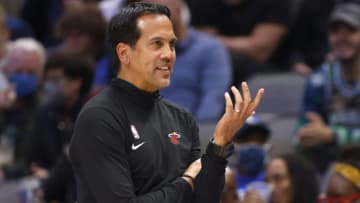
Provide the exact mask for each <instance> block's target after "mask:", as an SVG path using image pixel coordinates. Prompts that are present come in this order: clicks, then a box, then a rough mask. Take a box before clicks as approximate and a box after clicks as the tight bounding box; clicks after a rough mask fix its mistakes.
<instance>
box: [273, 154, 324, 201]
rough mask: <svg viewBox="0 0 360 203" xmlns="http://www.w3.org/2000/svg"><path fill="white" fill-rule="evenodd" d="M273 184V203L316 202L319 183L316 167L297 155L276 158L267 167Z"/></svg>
mask: <svg viewBox="0 0 360 203" xmlns="http://www.w3.org/2000/svg"><path fill="white" fill-rule="evenodd" d="M266 179H267V181H268V183H269V184H270V185H272V188H273V192H272V195H271V202H272V203H305V202H306V203H316V202H317V197H318V184H317V179H316V172H315V169H313V167H312V166H311V165H310V164H309V163H308V162H307V161H306V160H304V159H303V158H301V157H298V156H296V155H282V156H279V157H276V158H274V159H273V160H272V161H271V162H270V163H269V165H268V166H267V169H266Z"/></svg>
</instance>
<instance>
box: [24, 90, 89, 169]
mask: <svg viewBox="0 0 360 203" xmlns="http://www.w3.org/2000/svg"><path fill="white" fill-rule="evenodd" d="M64 102H65V100H64V99H63V98H62V97H56V98H55V99H53V100H51V101H50V102H49V103H47V104H45V105H43V106H41V107H40V108H39V110H38V111H37V114H36V116H35V121H34V127H33V131H32V134H31V139H30V140H29V141H30V145H29V162H30V163H36V164H37V165H39V166H41V167H44V168H46V169H51V168H52V167H54V165H55V163H56V162H57V160H58V159H59V157H60V155H61V153H62V151H63V149H64V146H65V144H68V143H69V142H70V139H71V135H72V133H73V128H74V123H75V120H76V117H77V115H78V113H79V112H80V109H81V107H82V105H83V104H84V103H85V99H79V100H78V102H77V103H76V104H75V105H74V106H73V107H72V108H70V109H65V104H64Z"/></svg>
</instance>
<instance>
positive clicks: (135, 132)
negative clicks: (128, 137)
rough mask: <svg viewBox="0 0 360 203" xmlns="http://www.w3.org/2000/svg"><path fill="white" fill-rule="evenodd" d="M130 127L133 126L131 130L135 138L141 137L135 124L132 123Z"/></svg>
mask: <svg viewBox="0 0 360 203" xmlns="http://www.w3.org/2000/svg"><path fill="white" fill-rule="evenodd" d="M130 128H131V132H132V134H133V136H134V138H135V140H138V139H140V136H139V133H138V131H137V130H136V128H135V126H134V125H130Z"/></svg>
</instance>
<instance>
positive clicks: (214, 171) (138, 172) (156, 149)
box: [70, 79, 227, 203]
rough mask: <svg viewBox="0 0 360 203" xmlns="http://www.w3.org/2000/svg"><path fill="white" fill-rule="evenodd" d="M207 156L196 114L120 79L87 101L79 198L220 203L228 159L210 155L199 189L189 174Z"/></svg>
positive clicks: (76, 141)
mask: <svg viewBox="0 0 360 203" xmlns="http://www.w3.org/2000/svg"><path fill="white" fill-rule="evenodd" d="M199 157H200V143H199V137H198V127H197V125H196V123H195V122H194V120H193V118H192V117H191V116H190V114H189V113H187V112H186V111H184V110H183V109H182V108H179V107H177V106H175V105H173V104H171V103H170V102H167V101H165V100H163V99H162V98H161V97H160V96H159V94H158V92H155V93H147V92H144V91H142V90H140V89H138V88H136V87H135V86H133V85H131V84H130V83H128V82H126V81H123V80H120V79H116V80H113V82H112V83H111V85H110V87H108V88H106V89H104V90H103V91H102V92H101V93H99V94H98V95H97V96H95V97H93V98H92V99H91V100H90V101H89V102H88V103H87V104H86V105H85V107H84V108H83V109H82V111H81V113H80V115H79V117H78V120H77V122H76V125H75V129H74V135H73V138H72V141H71V144H70V160H71V161H72V164H73V168H74V171H75V178H76V183H77V192H78V193H77V197H78V202H79V203H85V202H86V203H92V202H99V203H102V202H106V203H112V202H113V203H115V202H147V203H152V202H153V203H155V202H156V203H160V202H168V203H170V202H171V203H173V202H184V203H185V202H186V203H190V202H209V203H210V202H219V201H220V196H221V192H222V188H223V185H224V172H225V166H226V163H227V161H226V160H225V159H223V158H221V157H218V156H216V155H215V154H212V153H211V152H208V153H206V154H205V155H204V156H203V157H202V171H201V172H200V174H199V175H198V176H197V178H196V181H195V193H194V196H193V193H192V191H191V187H190V185H189V184H188V183H187V182H186V181H185V180H184V179H183V178H181V176H182V174H183V173H184V171H185V169H186V168H187V167H188V166H189V165H190V164H191V163H192V162H193V161H195V160H196V159H198V158H199Z"/></svg>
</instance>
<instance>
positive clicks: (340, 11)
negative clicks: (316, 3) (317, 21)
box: [329, 3, 360, 28]
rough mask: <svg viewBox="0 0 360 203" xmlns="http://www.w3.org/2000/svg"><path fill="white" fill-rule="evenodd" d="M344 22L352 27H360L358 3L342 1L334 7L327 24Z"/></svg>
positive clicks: (359, 7) (359, 6)
mask: <svg viewBox="0 0 360 203" xmlns="http://www.w3.org/2000/svg"><path fill="white" fill-rule="evenodd" d="M335 23H345V24H347V25H350V26H351V27H354V28H360V5H359V4H356V3H343V4H339V5H338V6H336V7H335V9H334V10H333V12H332V13H331V15H330V21H329V25H330V26H331V25H333V24H335Z"/></svg>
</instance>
